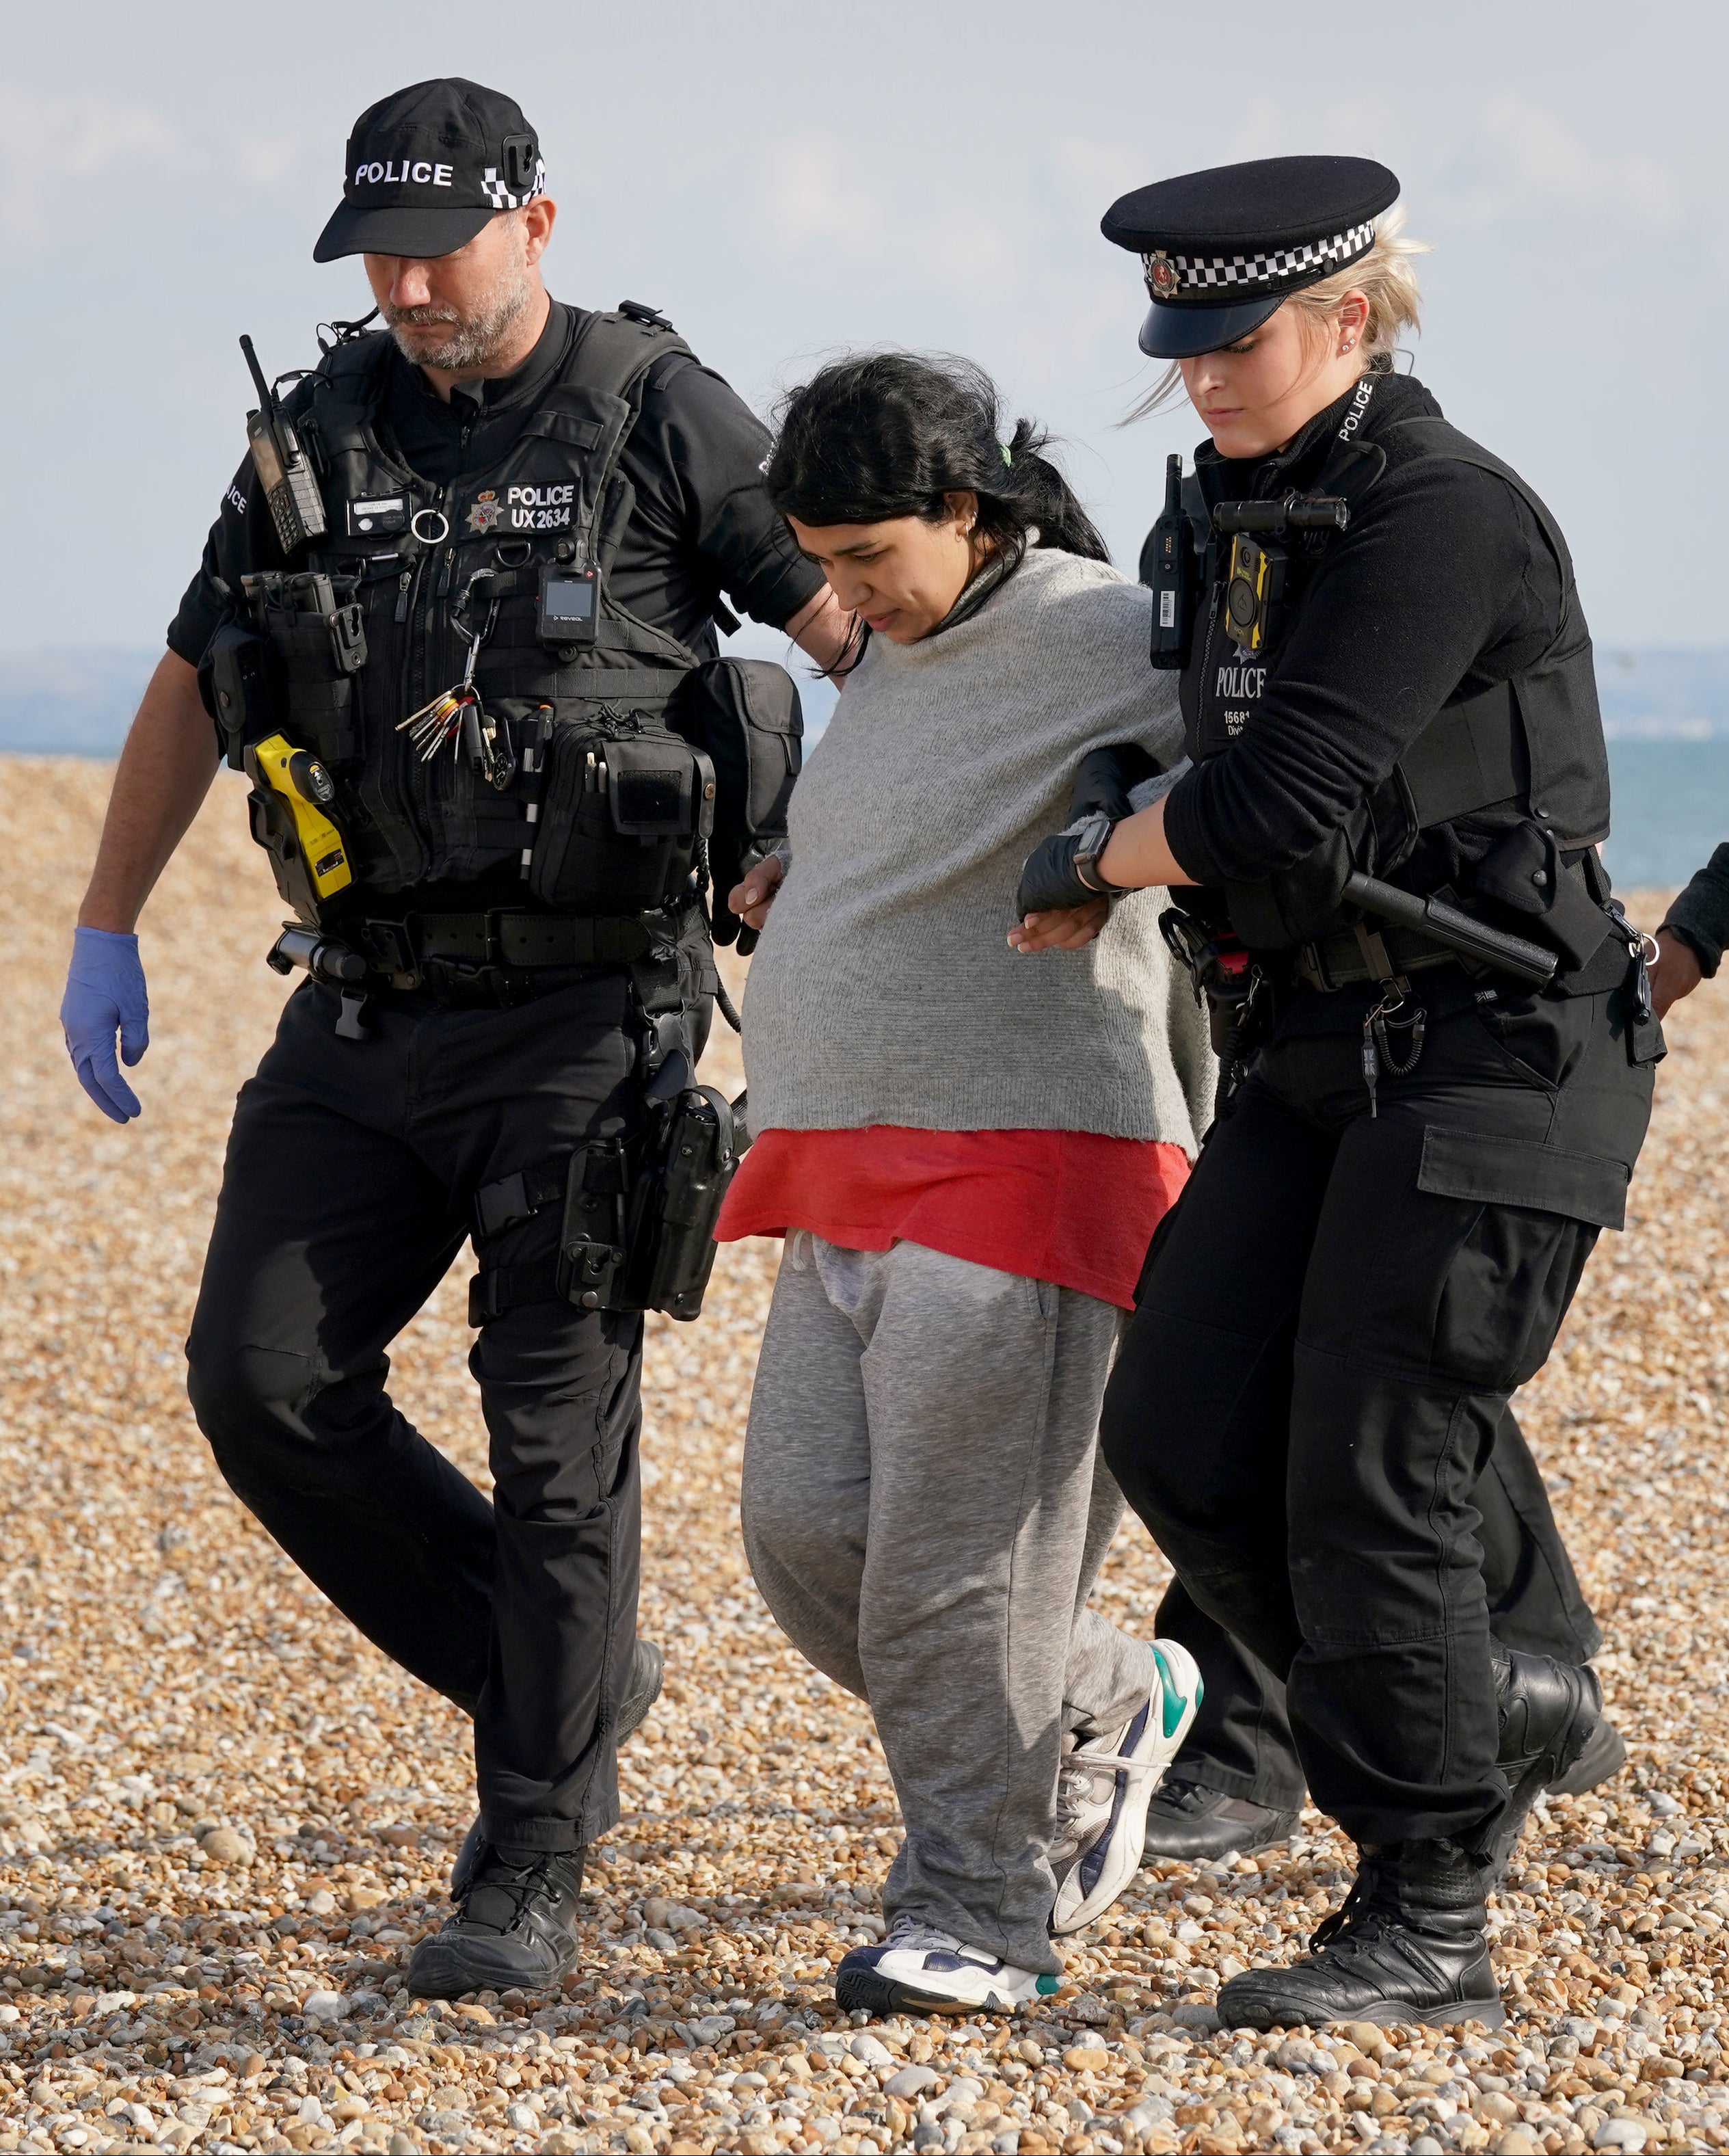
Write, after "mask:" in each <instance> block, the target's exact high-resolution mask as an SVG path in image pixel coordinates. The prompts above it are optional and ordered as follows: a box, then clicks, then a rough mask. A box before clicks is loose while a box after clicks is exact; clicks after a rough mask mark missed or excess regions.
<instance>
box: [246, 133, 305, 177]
mask: <svg viewBox="0 0 1729 2156" xmlns="http://www.w3.org/2000/svg"><path fill="white" fill-rule="evenodd" d="M299 162H300V136H298V135H257V134H250V133H249V134H245V135H241V136H237V137H236V138H235V141H234V145H233V158H232V168H233V171H234V172H236V173H237V174H238V175H239V177H240V178H241V179H243V180H244V181H245V182H246V184H247V185H248V186H249V187H280V185H281V184H282V182H284V181H285V179H287V178H288V177H290V174H291V173H292V172H293V171H294V168H295V166H296V165H297V164H299Z"/></svg>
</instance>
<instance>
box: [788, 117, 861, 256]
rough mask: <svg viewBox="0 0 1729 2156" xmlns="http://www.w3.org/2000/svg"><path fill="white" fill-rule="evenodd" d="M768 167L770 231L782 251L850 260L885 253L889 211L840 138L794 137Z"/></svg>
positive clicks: (817, 133)
mask: <svg viewBox="0 0 1729 2156" xmlns="http://www.w3.org/2000/svg"><path fill="white" fill-rule="evenodd" d="M763 165H764V172H763V178H764V183H765V193H766V194H767V213H768V228H769V230H770V232H771V233H772V234H773V236H774V238H775V239H777V240H778V241H779V242H780V244H781V245H782V247H785V248H788V249H798V250H803V249H815V250H816V251H817V252H818V253H821V254H829V255H833V256H834V257H837V258H839V259H845V260H850V261H872V260H875V259H876V258H877V257H878V256H879V255H880V254H881V253H882V249H883V244H884V239H885V234H886V231H887V226H888V216H887V213H886V212H885V209H884V207H883V204H882V203H881V201H880V199H879V198H878V197H877V196H875V194H873V193H871V191H870V188H869V187H866V186H865V185H864V182H863V181H862V180H861V179H860V178H859V176H858V171H857V167H856V164H855V162H854V158H853V157H852V154H851V152H850V151H849V150H848V148H847V146H846V145H845V143H844V142H843V141H842V140H841V139H840V137H839V136H838V135H834V134H831V133H829V132H827V131H824V130H822V129H816V128H813V129H811V130H810V131H808V132H806V133H804V134H802V135H793V136H789V137H788V139H787V141H784V142H777V144H776V145H775V146H774V147H773V148H772V150H770V151H769V152H768V154H767V157H766V158H765V159H764V161H763Z"/></svg>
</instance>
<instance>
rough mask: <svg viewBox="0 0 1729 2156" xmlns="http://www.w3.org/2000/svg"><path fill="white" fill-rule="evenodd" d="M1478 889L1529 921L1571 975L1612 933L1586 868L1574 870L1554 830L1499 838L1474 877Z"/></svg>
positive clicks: (1518, 829) (1527, 828) (1532, 828)
mask: <svg viewBox="0 0 1729 2156" xmlns="http://www.w3.org/2000/svg"><path fill="white" fill-rule="evenodd" d="M1471 885H1472V888H1473V889H1474V890H1475V891H1478V892H1479V893H1480V895H1481V896H1483V897H1485V898H1487V899H1491V900H1493V901H1495V903H1496V905H1498V906H1506V908H1507V909H1508V911H1510V912H1512V913H1516V914H1519V915H1521V916H1523V918H1522V920H1521V924H1520V925H1521V928H1523V927H1526V924H1529V926H1530V927H1532V928H1534V929H1535V930H1536V932H1537V935H1538V936H1539V937H1541V938H1542V941H1543V942H1546V943H1548V944H1550V945H1552V947H1553V948H1554V949H1556V950H1557V951H1558V952H1560V953H1561V956H1562V959H1563V960H1564V961H1565V962H1566V965H1567V970H1568V971H1569V972H1573V971H1576V970H1577V969H1578V968H1579V967H1581V966H1583V965H1586V964H1588V962H1590V960H1591V959H1592V958H1593V957H1595V956H1596V954H1597V952H1598V949H1599V948H1600V947H1601V946H1602V943H1603V938H1604V937H1605V936H1607V935H1608V932H1609V927H1610V921H1609V916H1608V913H1607V912H1606V911H1604V909H1603V907H1602V906H1599V905H1598V903H1597V901H1596V900H1595V899H1594V898H1593V896H1592V895H1591V891H1590V889H1589V887H1588V884H1587V881H1586V878H1585V875H1584V872H1583V867H1582V866H1581V865H1575V866H1573V868H1568V867H1567V865H1566V864H1565V863H1564V862H1563V861H1562V858H1561V849H1560V848H1559V847H1558V846H1557V844H1556V843H1555V834H1554V833H1553V832H1552V831H1545V830H1543V829H1542V828H1541V827H1540V826H1539V825H1537V824H1516V825H1515V826H1514V828H1513V829H1511V831H1509V832H1507V833H1506V834H1505V835H1504V836H1502V837H1501V838H1500V839H1496V843H1495V844H1494V845H1493V846H1491V847H1490V850H1489V851H1488V852H1487V853H1486V854H1485V855H1484V856H1483V858H1482V860H1480V861H1479V862H1478V864H1477V865H1476V867H1475V870H1473V871H1472V875H1471Z"/></svg>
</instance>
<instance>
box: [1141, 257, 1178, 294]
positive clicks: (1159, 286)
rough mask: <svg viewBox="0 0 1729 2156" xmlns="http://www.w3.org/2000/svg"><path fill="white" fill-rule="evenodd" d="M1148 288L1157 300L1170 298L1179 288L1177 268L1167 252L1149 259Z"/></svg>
mask: <svg viewBox="0 0 1729 2156" xmlns="http://www.w3.org/2000/svg"><path fill="white" fill-rule="evenodd" d="M1147 290H1149V291H1150V292H1151V293H1152V296H1153V297H1154V299H1156V300H1168V299H1169V298H1170V296H1171V295H1172V293H1173V292H1174V291H1175V290H1177V269H1176V265H1175V264H1174V263H1172V260H1171V259H1170V257H1169V256H1168V255H1167V254H1150V255H1149V256H1148V257H1147Z"/></svg>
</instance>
